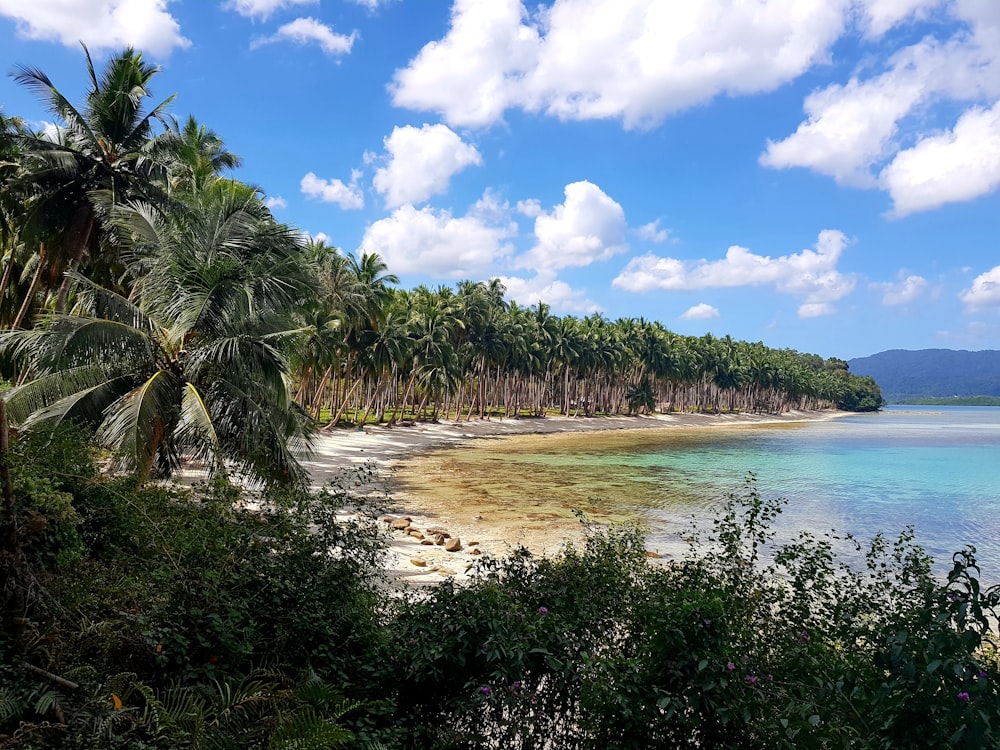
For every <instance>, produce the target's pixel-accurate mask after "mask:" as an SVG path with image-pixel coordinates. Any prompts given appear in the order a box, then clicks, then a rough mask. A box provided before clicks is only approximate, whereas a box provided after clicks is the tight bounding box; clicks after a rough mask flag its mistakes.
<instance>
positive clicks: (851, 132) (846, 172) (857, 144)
mask: <svg viewBox="0 0 1000 750" xmlns="http://www.w3.org/2000/svg"><path fill="white" fill-rule="evenodd" d="M922 96H923V89H922V88H921V86H920V84H919V82H917V81H907V82H905V83H903V82H900V81H899V80H898V77H897V76H896V75H895V74H892V73H887V74H885V75H884V76H881V77H879V78H877V79H875V80H873V81H868V82H865V83H861V82H859V81H858V80H857V79H855V78H852V79H851V80H850V82H848V84H847V85H846V86H840V85H837V84H834V85H832V86H829V87H827V88H825V89H823V90H821V91H818V92H816V93H814V94H810V95H809V96H808V97H807V98H806V101H805V110H806V114H808V115H809V119H808V120H807V121H806V122H803V123H802V124H801V125H799V127H798V129H797V130H796V131H795V133H793V134H792V135H790V136H788V137H787V138H785V139H784V140H782V141H778V142H774V141H768V144H767V149H766V151H765V152H764V153H763V154H762V155H761V157H760V163H761V164H762V165H764V166H766V167H775V168H778V169H781V168H786V167H808V168H809V169H812V170H815V171H816V172H819V173H821V174H826V175H830V176H831V177H833V178H834V179H835V180H836V181H837V182H839V183H840V184H843V185H853V186H857V187H873V186H874V185H875V178H874V176H873V175H872V174H871V171H870V170H871V166H872V165H873V164H874V163H875V162H877V161H879V160H881V159H882V158H883V157H884V156H885V155H886V153H887V152H888V151H889V149H890V145H889V144H890V141H891V139H892V138H893V137H894V136H895V135H896V132H897V130H898V127H897V125H896V122H897V121H898V120H899V119H900V118H901V117H903V115H905V114H906V113H907V112H909V111H910V109H912V107H913V106H914V104H916V102H917V101H919V100H920V98H921V97H922Z"/></svg>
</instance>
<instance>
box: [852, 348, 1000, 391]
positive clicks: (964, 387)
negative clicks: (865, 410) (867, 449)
mask: <svg viewBox="0 0 1000 750" xmlns="http://www.w3.org/2000/svg"><path fill="white" fill-rule="evenodd" d="M848 365H850V368H851V372H852V373H853V374H855V375H871V376H872V377H873V378H875V382H877V383H878V384H879V386H881V388H882V397H883V398H884V399H885V400H886V401H887V402H888V403H897V404H898V403H905V402H907V401H912V400H914V399H925V398H949V397H953V396H958V397H962V398H967V397H971V396H994V397H1000V351H994V350H987V351H982V352H968V351H954V350H952V349H919V350H917V351H908V350H906V349H891V350H889V351H887V352H879V353H878V354H873V355H872V356H870V357H858V358H857V359H851V360H848Z"/></svg>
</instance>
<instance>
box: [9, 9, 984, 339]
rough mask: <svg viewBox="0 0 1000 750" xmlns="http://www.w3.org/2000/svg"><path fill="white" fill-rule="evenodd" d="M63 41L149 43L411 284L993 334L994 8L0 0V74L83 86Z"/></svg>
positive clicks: (274, 168) (275, 199) (284, 179)
mask: <svg viewBox="0 0 1000 750" xmlns="http://www.w3.org/2000/svg"><path fill="white" fill-rule="evenodd" d="M80 40H83V41H85V42H86V43H87V44H88V45H89V47H90V49H91V51H92V53H94V55H95V57H96V58H97V60H98V65H100V61H101V60H102V59H105V58H106V56H107V55H108V54H109V53H110V52H112V51H115V50H118V49H120V48H122V47H123V46H125V45H126V44H132V45H133V46H136V47H137V48H139V49H141V50H143V52H144V54H145V55H146V57H148V58H149V59H151V60H153V61H155V62H156V63H157V64H159V65H160V66H161V67H162V71H161V73H160V74H158V75H157V77H156V78H155V80H154V84H155V85H154V87H153V94H154V98H156V99H157V101H159V100H160V99H163V98H166V97H167V96H169V95H171V94H175V93H176V95H177V98H176V100H175V101H174V102H173V104H172V105H171V110H170V111H171V112H172V113H173V114H174V115H175V116H177V117H179V118H183V117H186V116H187V115H188V114H189V113H193V114H194V115H195V116H196V117H197V118H198V119H199V121H200V122H202V123H203V124H205V125H207V126H208V127H210V128H212V129H213V130H215V131H216V132H217V133H219V134H220V135H221V136H222V137H223V139H224V140H225V141H226V143H227V145H228V146H229V147H230V149H231V150H233V151H234V152H236V153H237V154H239V155H240V156H241V157H242V158H243V160H244V166H243V167H242V169H240V170H239V172H238V173H237V176H238V177H240V178H241V179H243V180H245V181H247V182H250V183H253V184H256V185H258V186H259V187H260V188H261V190H262V191H263V192H264V193H265V194H266V195H267V196H268V199H269V201H270V202H271V205H272V209H273V211H274V213H275V215H276V216H277V217H278V218H279V219H280V220H282V221H286V222H288V223H290V224H292V225H294V226H297V227H300V228H301V229H302V230H304V231H305V232H308V233H309V234H311V235H312V236H322V237H324V238H325V239H326V240H327V241H328V242H329V243H330V244H333V245H336V246H337V247H339V248H341V249H342V250H344V251H348V252H358V251H360V250H362V249H363V250H367V251H373V252H378V253H380V254H381V255H382V256H383V257H384V258H385V259H386V261H387V262H388V263H389V266H390V270H392V271H394V272H395V273H397V275H399V276H400V278H401V280H402V283H403V285H404V286H414V285H416V284H420V283H424V284H428V285H437V284H453V283H454V282H456V281H458V280H460V279H467V278H468V279H488V278H492V277H500V278H502V279H503V281H504V283H505V284H506V286H507V288H508V291H509V295H510V296H511V297H512V298H513V299H516V300H517V301H518V302H519V303H521V304H523V305H530V304H533V303H535V302H537V301H538V300H539V299H542V300H544V301H546V302H548V303H550V304H551V305H552V307H553V309H554V310H555V311H556V312H558V313H561V314H566V313H572V314H577V315H584V314H589V313H592V312H601V313H603V314H604V315H606V316H607V317H609V318H612V319H614V318H619V317H640V316H642V317H645V318H647V319H656V320H660V321H662V322H663V323H664V324H665V325H666V326H667V327H669V328H671V329H672V330H675V331H677V332H679V333H684V334H694V335H700V334H703V333H706V332H711V333H714V334H717V335H724V334H731V335H733V336H734V337H736V338H740V339H746V340H752V341H758V340H760V341H763V342H764V343H766V344H767V345H769V346H773V347H793V348H795V349H798V350H800V351H811V352H817V353H819V354H822V355H824V356H841V357H845V358H848V357H854V356H864V355H867V354H871V353H874V352H877V351H881V350H883V349H889V348H906V349H919V348H928V347H942V348H955V349H987V348H1000V265H998V264H1000V239H998V238H1000V190H998V188H1000V2H997V0H752V1H751V0H743V1H739V0H697V1H694V0H692V2H683V3H682V2H674V1H673V0H554V1H553V2H550V3H546V4H542V5H539V4H536V3H528V2H521V1H520V0H455V2H446V1H445V0H311V1H310V0H231V1H229V2H208V0H174V1H172V2H171V1H169V0H31V2H25V0H0V63H2V68H3V70H4V71H5V72H10V71H11V70H13V69H14V67H15V66H16V65H18V64H27V65H32V66H36V67H39V68H41V69H42V70H44V71H45V72H46V73H48V74H49V76H50V77H51V78H52V80H53V81H54V82H55V84H56V85H57V86H58V87H59V88H60V90H62V91H63V93H65V94H67V96H69V98H70V99H71V100H73V101H80V100H81V98H82V95H83V92H84V91H85V87H86V73H85V67H84V62H83V54H82V51H81V49H80V47H79V43H78V42H79V41H80ZM0 105H2V106H3V109H4V112H5V113H6V114H8V115H9V114H17V115H21V116H23V117H25V118H27V119H28V120H29V121H31V122H32V123H33V124H35V125H36V126H38V127H43V126H44V125H45V123H46V122H47V115H46V113H45V112H44V110H43V109H42V108H40V107H39V105H38V104H37V102H36V101H35V100H34V99H33V98H32V97H31V96H30V95H29V93H28V92H27V91H25V90H23V89H21V88H19V87H18V86H17V85H16V84H15V83H14V81H13V80H12V79H11V78H10V77H4V78H2V79H0Z"/></svg>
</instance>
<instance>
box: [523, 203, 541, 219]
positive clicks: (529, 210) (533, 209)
mask: <svg viewBox="0 0 1000 750" xmlns="http://www.w3.org/2000/svg"><path fill="white" fill-rule="evenodd" d="M517 212H518V213H519V214H522V215H523V216H527V217H528V218H529V219H534V218H536V217H538V216H541V215H542V213H543V210H542V202H541V201H540V200H538V199H537V198H528V199H527V200H523V201H518V202H517Z"/></svg>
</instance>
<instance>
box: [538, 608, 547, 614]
mask: <svg viewBox="0 0 1000 750" xmlns="http://www.w3.org/2000/svg"><path fill="white" fill-rule="evenodd" d="M548 613H549V608H548V607H539V608H538V614H540V615H547V614H548Z"/></svg>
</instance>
